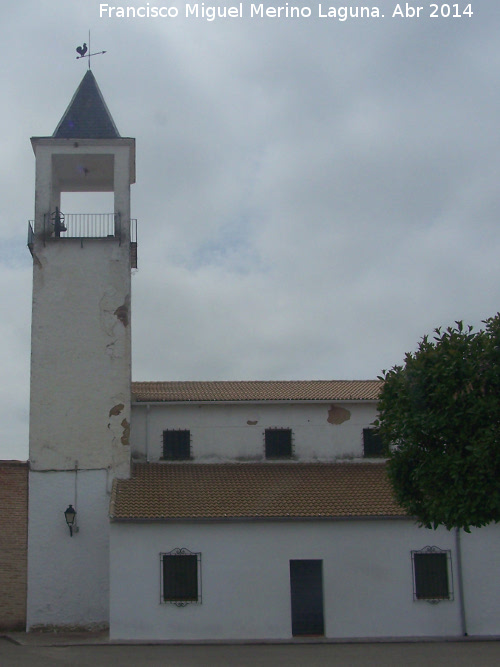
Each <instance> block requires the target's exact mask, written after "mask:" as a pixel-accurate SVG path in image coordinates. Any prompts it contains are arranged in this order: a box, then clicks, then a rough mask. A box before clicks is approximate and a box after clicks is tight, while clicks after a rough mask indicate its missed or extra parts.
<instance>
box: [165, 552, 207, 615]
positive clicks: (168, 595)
mask: <svg viewBox="0 0 500 667" xmlns="http://www.w3.org/2000/svg"><path fill="white" fill-rule="evenodd" d="M160 559H161V602H171V603H173V604H176V605H177V606H178V607H184V606H185V605H187V604H189V603H193V602H194V603H201V576H200V573H201V571H200V566H201V553H193V552H191V551H189V549H184V548H182V549H173V550H172V551H169V552H168V553H162V554H160Z"/></svg>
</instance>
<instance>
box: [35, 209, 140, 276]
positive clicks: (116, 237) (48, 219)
mask: <svg viewBox="0 0 500 667" xmlns="http://www.w3.org/2000/svg"><path fill="white" fill-rule="evenodd" d="M123 222H125V221H122V218H121V215H120V214H119V213H63V212H62V211H60V210H59V208H58V207H56V208H55V210H54V211H53V212H52V213H46V214H44V216H43V225H42V229H41V233H40V240H41V242H42V244H43V246H46V244H47V243H51V242H57V241H59V242H64V241H65V240H66V239H78V240H79V241H80V243H81V245H82V247H83V244H84V242H86V241H91V240H92V239H109V240H111V241H116V242H118V244H119V245H122V243H125V242H127V243H129V244H130V266H131V268H132V269H136V268H137V219H135V218H132V219H130V226H129V225H127V226H126V227H127V228H128V227H129V229H130V232H129V233H126V231H125V230H126V227H125V225H124V224H123ZM34 229H35V224H34V221H33V220H30V221H29V223H28V248H29V250H30V252H31V254H32V255H33V249H34V242H35V232H34Z"/></svg>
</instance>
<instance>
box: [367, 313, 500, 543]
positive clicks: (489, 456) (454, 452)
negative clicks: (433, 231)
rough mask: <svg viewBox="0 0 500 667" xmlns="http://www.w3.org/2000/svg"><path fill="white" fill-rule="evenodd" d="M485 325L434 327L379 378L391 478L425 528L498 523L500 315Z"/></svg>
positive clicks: (380, 422)
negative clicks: (475, 328)
mask: <svg viewBox="0 0 500 667" xmlns="http://www.w3.org/2000/svg"><path fill="white" fill-rule="evenodd" d="M484 324H485V325H486V326H485V329H484V330H480V331H473V329H472V327H464V326H463V324H462V322H456V326H454V327H449V328H448V329H446V330H445V331H442V330H441V329H436V330H435V331H434V336H433V337H432V338H429V337H428V336H425V337H424V338H423V339H422V340H421V341H420V343H419V345H418V349H417V351H416V352H410V353H408V354H406V357H405V362H404V365H403V366H395V367H394V368H392V369H391V370H389V371H384V372H383V377H382V378H381V379H382V380H384V385H383V389H382V394H381V398H380V406H379V407H380V417H379V420H378V423H377V425H378V428H379V432H380V435H381V436H382V438H383V440H384V442H385V443H386V445H387V446H388V447H389V449H390V453H389V463H388V469H389V477H390V480H391V483H392V486H393V488H394V491H395V494H396V498H397V500H398V502H399V503H400V504H401V505H402V506H403V507H404V508H405V510H406V511H407V512H408V513H409V514H410V515H412V516H415V517H416V519H417V520H418V521H419V522H420V523H421V524H422V525H424V526H426V527H428V528H430V527H434V528H437V527H438V526H439V525H444V526H446V528H448V529H451V528H463V529H464V530H466V531H470V528H471V527H479V526H484V525H486V524H488V523H491V522H492V521H494V522H498V521H500V313H499V314H497V315H496V316H495V317H492V318H490V319H488V320H486V321H485V322H484Z"/></svg>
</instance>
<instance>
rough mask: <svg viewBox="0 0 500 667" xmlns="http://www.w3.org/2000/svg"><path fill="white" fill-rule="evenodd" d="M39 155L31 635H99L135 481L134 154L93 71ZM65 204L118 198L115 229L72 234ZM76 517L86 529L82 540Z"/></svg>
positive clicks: (88, 221)
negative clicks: (117, 519) (70, 629)
mask: <svg viewBox="0 0 500 667" xmlns="http://www.w3.org/2000/svg"><path fill="white" fill-rule="evenodd" d="M79 95H80V97H79ZM82 96H83V97H82ZM83 98H86V99H83ZM89 106H90V107H92V108H97V110H98V112H99V113H100V116H99V118H100V120H99V122H100V123H101V125H102V124H103V126H106V127H105V131H104V132H103V131H102V127H101V128H99V126H98V125H99V123H97V125H95V131H96V135H95V136H102V138H93V136H94V135H93V134H92V133H91V134H90V136H89V119H88V117H87V116H86V115H85V114H88V108H89ZM63 121H64V123H63ZM90 121H91V122H90V131H92V130H93V129H94V124H93V121H92V118H90ZM62 125H64V126H65V131H66V130H68V128H69V136H68V132H66V134H64V133H63V134H64V136H61V134H60V132H59V128H60V127H61V126H62ZM84 126H85V127H84ZM109 128H111V132H110V130H109ZM71 132H74V133H73V134H72V133H71ZM32 146H33V150H34V153H35V158H36V191H35V219H34V225H33V230H32V232H33V234H32V236H31V238H30V244H29V245H30V250H31V253H32V255H33V310H32V336H31V385H30V390H31V397H30V443H29V444H30V475H29V526H28V600H27V627H28V629H32V628H34V627H43V626H51V625H57V626H61V625H65V626H85V627H95V626H100V625H102V624H107V623H108V618H109V611H108V609H109V595H108V591H109V565H108V563H109V527H108V506H109V492H110V488H111V482H112V479H113V478H114V477H127V476H128V475H129V474H130V382H131V377H130V376H131V336H130V292H131V244H130V241H131V235H130V226H131V223H130V184H131V183H133V182H134V180H135V143H134V139H128V138H120V137H119V135H118V133H117V131H116V128H115V127H114V123H113V121H112V119H111V118H110V116H109V112H108V111H107V108H106V106H105V103H104V101H103V100H102V97H101V95H100V91H99V90H98V87H97V84H96V82H95V79H94V78H93V75H92V73H91V71H90V70H89V71H88V72H87V74H86V75H85V77H84V79H83V80H82V83H81V84H80V87H79V89H78V91H77V93H76V94H75V97H74V98H73V101H72V103H71V104H70V107H68V111H67V112H66V114H65V115H64V116H63V119H62V121H61V123H60V125H59V126H58V128H57V129H56V132H55V133H54V136H52V137H36V138H33V139H32ZM64 192H112V193H114V210H113V211H111V212H106V213H109V214H110V215H109V216H108V221H109V220H110V221H111V223H110V225H109V224H108V226H107V227H106V228H105V230H104V231H103V230H102V229H99V228H98V225H97V223H96V220H95V218H93V217H92V216H89V215H83V216H80V218H78V219H77V218H71V216H68V215H67V216H66V221H65V222H64V219H63V218H61V217H60V204H61V194H62V193H64ZM65 213H66V214H68V213H80V212H68V211H66V212H65ZM103 213H104V212H103ZM73 221H75V222H74V225H75V226H74V227H72V226H71V225H72V224H73ZM76 221H77V222H78V226H77V222H76ZM65 225H67V227H66V226H65ZM68 505H72V506H73V507H74V509H75V510H76V512H77V522H78V524H79V525H80V526H81V530H80V531H79V532H76V531H75V532H74V534H73V536H72V537H71V536H70V533H69V530H68V527H67V526H66V524H65V520H64V511H65V510H66V508H67V507H68Z"/></svg>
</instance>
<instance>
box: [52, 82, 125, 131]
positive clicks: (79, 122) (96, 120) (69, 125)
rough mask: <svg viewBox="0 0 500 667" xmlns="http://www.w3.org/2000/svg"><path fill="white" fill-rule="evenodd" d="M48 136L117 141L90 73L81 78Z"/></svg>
mask: <svg viewBox="0 0 500 667" xmlns="http://www.w3.org/2000/svg"><path fill="white" fill-rule="evenodd" d="M52 136H53V137H54V138H56V139H117V138H119V137H120V133H119V132H118V130H117V129H116V125H115V123H114V121H113V118H112V117H111V114H110V113H109V110H108V107H107V106H106V102H105V101H104V98H103V96H102V93H101V91H100V90H99V86H98V85H97V81H96V80H95V77H94V75H93V74H92V71H91V70H90V69H88V70H87V72H86V74H85V76H84V77H83V79H82V81H81V83H80V85H79V86H78V88H77V90H76V93H75V94H74V95H73V99H72V100H71V102H70V103H69V106H68V108H67V109H66V111H65V113H64V115H63V117H62V118H61V120H60V121H59V125H58V126H57V127H56V129H55V131H54V134H53V135H52Z"/></svg>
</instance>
